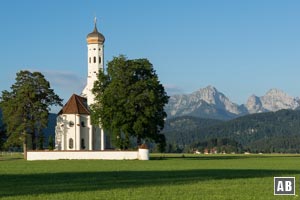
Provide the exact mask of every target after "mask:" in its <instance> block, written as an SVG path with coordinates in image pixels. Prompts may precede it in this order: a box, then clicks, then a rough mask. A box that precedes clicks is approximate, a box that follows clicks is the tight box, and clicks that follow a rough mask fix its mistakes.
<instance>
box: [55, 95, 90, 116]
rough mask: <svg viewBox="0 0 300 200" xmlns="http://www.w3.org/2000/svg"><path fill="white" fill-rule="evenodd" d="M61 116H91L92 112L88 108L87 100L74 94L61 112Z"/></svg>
mask: <svg viewBox="0 0 300 200" xmlns="http://www.w3.org/2000/svg"><path fill="white" fill-rule="evenodd" d="M58 114H59V115H61V114H84V115H89V114H90V111H89V109H88V106H87V99H86V98H84V97H81V96H78V95H76V94H73V95H72V96H71V98H70V99H69V101H68V102H67V103H66V104H65V105H64V107H63V108H62V109H61V110H60V111H59V113H58Z"/></svg>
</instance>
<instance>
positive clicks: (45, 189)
mask: <svg viewBox="0 0 300 200" xmlns="http://www.w3.org/2000/svg"><path fill="white" fill-rule="evenodd" d="M296 174H300V170H261V169H259V170H253V169H232V170H230V169H216V170H213V169H208V170H206V169H201V170H179V171H115V172H74V173H43V174H30V175H29V174H25V175H24V174H8V175H0V188H1V190H0V197H1V196H2V197H7V196H18V195H38V194H54V193H61V192H75V191H76V192H80V191H96V190H110V189H128V188H136V187H141V186H163V185H174V184H188V183H191V182H201V181H206V180H218V179H239V178H262V177H274V176H287V175H296Z"/></svg>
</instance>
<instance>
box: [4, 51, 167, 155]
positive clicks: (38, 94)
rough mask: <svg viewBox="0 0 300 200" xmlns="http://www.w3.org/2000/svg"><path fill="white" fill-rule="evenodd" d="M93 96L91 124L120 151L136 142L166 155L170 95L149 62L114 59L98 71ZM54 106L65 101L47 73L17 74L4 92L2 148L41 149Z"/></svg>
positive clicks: (60, 104)
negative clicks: (101, 129) (153, 144)
mask: <svg viewBox="0 0 300 200" xmlns="http://www.w3.org/2000/svg"><path fill="white" fill-rule="evenodd" d="M93 93H94V95H95V104H93V105H92V106H91V111H92V122H93V124H99V125H101V126H102V127H104V128H105V130H107V132H108V133H109V134H110V136H111V137H110V138H112V140H113V142H114V145H115V146H116V147H118V148H120V149H127V148H128V147H129V146H130V144H129V143H130V141H131V140H132V139H133V138H136V141H137V144H138V145H141V144H142V142H144V141H146V140H149V141H152V142H156V143H158V148H159V149H160V151H163V150H164V147H165V144H166V141H165V137H164V135H163V134H160V131H161V130H162V129H163V127H164V119H165V118H166V113H165V112H164V106H165V104H166V103H167V102H168V96H167V95H166V92H165V90H164V87H163V85H162V84H160V82H159V80H158V77H157V75H156V73H155V71H154V69H153V66H152V64H151V63H150V62H149V61H148V60H147V59H135V60H128V59H127V58H125V57H124V56H119V57H115V58H114V59H113V60H112V61H110V62H109V63H108V68H107V73H103V72H102V71H99V76H98V81H96V82H95V85H94V89H93ZM51 106H62V99H61V98H60V97H59V96H58V95H57V94H55V92H54V90H53V89H51V87H50V83H49V82H48V81H47V80H46V78H45V77H44V76H43V74H42V73H40V72H30V71H20V72H18V73H17V74H16V81H15V83H14V84H13V85H12V86H11V91H7V90H4V91H2V95H1V97H0V108H1V111H2V116H3V117H2V121H3V124H0V145H1V144H2V143H3V142H4V141H5V145H6V146H7V147H22V146H23V150H24V152H26V150H27V144H31V145H32V149H37V148H42V145H41V144H42V143H43V142H41V141H42V140H43V131H42V130H43V129H44V128H45V127H46V126H47V123H48V115H49V111H50V107H51ZM0 121H1V120H0ZM52 143H53V142H52ZM24 155H25V156H26V154H24Z"/></svg>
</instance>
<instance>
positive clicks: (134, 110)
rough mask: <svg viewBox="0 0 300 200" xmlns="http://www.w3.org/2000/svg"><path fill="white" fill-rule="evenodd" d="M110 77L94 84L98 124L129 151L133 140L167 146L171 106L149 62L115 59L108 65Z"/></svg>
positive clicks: (95, 110)
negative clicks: (165, 129)
mask: <svg viewBox="0 0 300 200" xmlns="http://www.w3.org/2000/svg"><path fill="white" fill-rule="evenodd" d="M107 66H108V68H107V73H106V74H104V73H103V72H102V71H99V76H98V81H96V82H95V84H94V89H93V93H94V95H95V103H94V104H93V105H92V106H91V108H92V120H93V123H94V124H100V125H101V126H102V127H103V128H104V129H106V130H107V131H108V132H109V133H111V134H112V139H114V140H116V144H117V146H119V147H120V148H123V149H126V148H127V147H128V143H129V137H131V136H133V137H135V138H137V144H138V145H140V144H141V142H142V139H150V140H152V141H155V142H157V143H161V144H162V145H165V138H164V135H162V134H160V131H161V130H162V129H163V127H164V120H165V118H166V116H167V115H166V112H165V111H164V106H165V104H166V103H168V99H169V97H168V96H167V94H166V92H165V89H164V87H163V85H162V84H161V83H160V82H159V80H158V76H157V74H156V72H155V71H154V69H153V66H152V64H151V63H150V62H149V61H148V60H147V59H134V60H128V59H127V58H125V57H124V56H119V57H114V58H113V60H112V61H110V62H109V63H108V64H107Z"/></svg>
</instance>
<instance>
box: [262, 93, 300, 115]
mask: <svg viewBox="0 0 300 200" xmlns="http://www.w3.org/2000/svg"><path fill="white" fill-rule="evenodd" d="M260 99H261V102H262V105H263V107H264V108H265V109H267V110H269V111H277V110H280V109H296V108H297V107H298V106H299V103H298V101H297V99H296V98H294V97H291V96H289V95H288V94H286V93H285V92H283V91H281V90H279V89H271V90H269V91H268V92H267V93H266V94H265V95H264V96H262V97H261V98H260Z"/></svg>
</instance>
